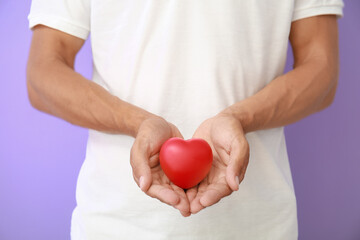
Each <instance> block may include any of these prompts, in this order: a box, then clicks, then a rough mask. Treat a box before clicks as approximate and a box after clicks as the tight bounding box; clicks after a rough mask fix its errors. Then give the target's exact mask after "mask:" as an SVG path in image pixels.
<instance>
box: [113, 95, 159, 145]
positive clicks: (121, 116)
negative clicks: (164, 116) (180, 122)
mask: <svg viewBox="0 0 360 240" xmlns="http://www.w3.org/2000/svg"><path fill="white" fill-rule="evenodd" d="M122 106H123V107H122V110H120V111H118V117H117V118H116V119H117V122H118V124H117V125H118V126H119V127H118V129H119V130H120V132H121V133H123V134H126V135H129V136H132V137H134V138H136V136H137V134H138V132H139V128H140V126H141V124H142V123H143V122H144V121H145V120H147V119H149V118H154V117H158V116H156V115H155V114H152V113H150V112H148V111H146V110H144V109H142V108H139V107H137V106H135V105H132V104H130V103H127V102H123V104H122Z"/></svg>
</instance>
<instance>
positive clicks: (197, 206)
mask: <svg viewBox="0 0 360 240" xmlns="http://www.w3.org/2000/svg"><path fill="white" fill-rule="evenodd" d="M201 197H202V193H198V194H197V195H196V196H195V198H194V199H193V200H192V201H191V202H190V210H191V213H192V214H195V213H198V212H200V211H201V210H202V209H204V208H205V207H204V206H203V205H202V204H201V203H200V198H201Z"/></svg>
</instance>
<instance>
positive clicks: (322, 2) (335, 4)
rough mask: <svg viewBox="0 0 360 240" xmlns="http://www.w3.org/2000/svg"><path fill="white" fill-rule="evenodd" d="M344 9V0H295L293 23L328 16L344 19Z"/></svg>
mask: <svg viewBox="0 0 360 240" xmlns="http://www.w3.org/2000/svg"><path fill="white" fill-rule="evenodd" d="M343 7H344V2H343V1H342V0H295V6H294V13H293V18H292V21H296V20H299V19H302V18H307V17H313V16H317V15H326V14H333V15H337V17H342V16H343Z"/></svg>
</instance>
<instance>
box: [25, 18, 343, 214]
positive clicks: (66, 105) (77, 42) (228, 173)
mask: <svg viewBox="0 0 360 240" xmlns="http://www.w3.org/2000/svg"><path fill="white" fill-rule="evenodd" d="M289 39H290V43H291V46H292V48H293V52H294V60H295V64H294V69H293V70H292V71H290V72H288V73H286V74H284V75H281V76H279V77H277V78H276V79H274V80H273V81H271V83H269V84H268V85H267V86H266V87H264V88H263V89H262V90H260V91H259V92H258V93H256V94H255V95H253V96H251V97H249V98H247V99H244V100H242V101H240V102H237V103H234V104H233V105H231V106H229V107H227V108H226V109H224V110H223V111H221V112H220V113H218V114H217V115H216V116H214V117H212V118H210V119H207V120H205V121H204V122H203V123H202V124H201V125H200V126H199V127H198V129H197V130H196V131H195V133H194V135H193V137H196V138H203V139H205V140H207V141H208V143H209V144H210V146H211V148H212V150H213V154H214V161H213V166H212V168H211V170H210V172H209V174H208V176H207V177H206V178H205V179H204V180H203V181H202V182H201V183H200V184H199V185H198V186H196V187H194V188H192V189H189V190H187V191H186V192H185V191H184V190H183V189H180V188H178V187H176V186H175V185H173V184H172V183H171V182H170V181H169V179H168V178H167V177H166V176H165V174H164V172H163V171H162V170H161V168H160V165H159V151H160V147H161V145H162V144H163V143H164V142H165V141H166V140H167V139H169V138H171V137H181V138H182V135H181V133H180V131H179V130H178V129H177V128H176V126H174V125H173V124H171V123H169V122H168V121H166V119H163V118H162V117H160V116H156V115H154V114H152V113H150V112H148V111H146V110H144V109H141V108H139V107H137V106H134V105H132V104H130V103H127V102H125V101H122V100H121V99H119V98H118V97H116V96H113V95H111V94H110V93H109V92H107V91H106V90H105V89H104V88H102V87H101V86H99V85H97V84H96V83H94V82H92V81H89V80H88V79H86V78H84V77H83V76H81V75H80V74H78V73H76V72H75V71H74V61H75V57H76V54H77V53H78V51H79V50H80V48H81V47H82V45H83V44H84V40H82V39H79V38H77V37H74V36H71V35H68V34H66V33H63V32H60V31H57V30H54V29H51V28H48V27H45V26H41V25H38V26H37V27H35V29H34V34H33V39H32V44H31V48H30V55H29V60H28V67H27V87H28V95H29V100H30V102H31V104H32V105H33V106H34V107H35V108H36V109H38V110H40V111H43V112H46V113H48V114H51V115H54V116H57V117H59V118H62V119H64V120H66V121H68V122H70V123H72V124H75V125H79V126H82V127H85V128H91V129H95V130H98V131H103V132H109V133H114V134H125V135H129V136H132V137H134V138H135V141H134V144H133V146H132V148H131V153H130V156H131V157H130V163H131V166H132V169H133V176H134V180H135V181H136V183H137V184H138V185H139V187H140V188H141V190H142V191H144V192H145V193H146V194H147V195H149V196H150V197H154V198H157V199H159V200H160V201H162V202H164V203H166V204H168V205H170V206H173V207H174V208H176V209H178V210H179V211H180V213H181V214H182V215H183V216H189V215H190V214H191V213H197V212H199V211H201V210H202V209H204V208H206V207H208V206H211V205H213V204H215V203H217V202H219V201H220V200H221V199H222V198H224V197H226V196H228V195H230V194H231V193H232V192H233V191H237V190H238V189H239V184H240V183H241V181H242V179H243V178H244V176H245V172H246V167H247V165H248V162H249V144H248V142H247V140H246V137H245V134H246V133H248V132H252V131H256V130H261V129H268V128H273V127H280V126H284V125H287V124H290V123H293V122H295V121H298V120H300V119H302V118H304V117H306V116H308V115H310V114H313V113H315V112H318V111H320V110H322V109H324V108H326V107H328V106H329V105H330V104H331V103H332V101H333V99H334V96H335V91H336V86H337V81H338V71H339V63H338V32H337V22H336V17H335V16H333V15H323V16H316V17H310V18H305V19H301V20H298V21H295V22H293V23H292V25H291V31H290V36H289Z"/></svg>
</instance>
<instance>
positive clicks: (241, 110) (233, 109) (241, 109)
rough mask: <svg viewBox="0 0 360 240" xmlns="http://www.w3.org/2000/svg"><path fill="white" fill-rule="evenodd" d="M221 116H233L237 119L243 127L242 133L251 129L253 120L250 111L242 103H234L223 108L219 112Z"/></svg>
mask: <svg viewBox="0 0 360 240" xmlns="http://www.w3.org/2000/svg"><path fill="white" fill-rule="evenodd" d="M219 115H222V116H224V115H225V116H229V117H233V118H235V119H236V120H238V121H239V122H240V124H241V126H242V128H243V131H244V133H248V132H251V131H253V129H252V126H251V124H252V123H253V122H254V121H253V117H252V114H251V112H250V111H249V110H248V109H247V107H246V106H244V105H243V104H241V103H240V102H239V103H236V104H233V105H231V106H230V107H227V108H225V109H224V110H223V111H221V112H220V113H219Z"/></svg>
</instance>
